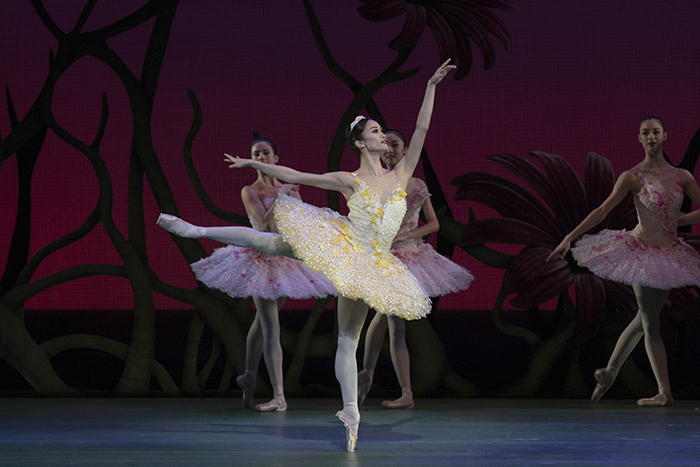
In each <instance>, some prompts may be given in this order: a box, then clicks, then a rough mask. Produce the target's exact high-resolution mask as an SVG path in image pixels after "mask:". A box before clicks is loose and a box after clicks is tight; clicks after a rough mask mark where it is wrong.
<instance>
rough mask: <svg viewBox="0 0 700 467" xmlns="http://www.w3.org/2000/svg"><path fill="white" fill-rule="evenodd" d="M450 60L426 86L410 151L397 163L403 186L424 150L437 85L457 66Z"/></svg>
mask: <svg viewBox="0 0 700 467" xmlns="http://www.w3.org/2000/svg"><path fill="white" fill-rule="evenodd" d="M450 60H451V59H448V60H447V61H446V62H445V63H443V64H442V65H440V68H438V69H437V71H435V73H434V74H433V76H432V77H431V78H430V79H429V80H428V85H427V87H426V88H425V95H424V96H423V104H422V105H421V107H420V111H419V112H418V118H417V119H416V129H415V131H414V132H413V136H412V137H411V142H410V144H409V146H408V151H407V152H406V155H405V156H404V157H403V158H402V159H401V160H400V161H399V163H398V164H396V167H394V170H395V171H396V175H397V177H398V178H399V182H400V183H401V186H403V187H406V186H408V181H409V180H410V179H411V177H412V176H413V171H414V170H415V169H416V165H418V159H419V158H420V153H421V151H422V150H423V142H424V141H425V136H426V135H427V134H428V127H430V118H431V117H432V115H433V104H434V102H435V87H436V86H437V85H438V83H439V82H440V81H442V79H443V78H444V77H445V76H447V73H449V72H450V71H451V70H454V69H455V68H457V67H456V66H454V65H449V63H450Z"/></svg>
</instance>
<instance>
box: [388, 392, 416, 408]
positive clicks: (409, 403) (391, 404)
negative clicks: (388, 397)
mask: <svg viewBox="0 0 700 467" xmlns="http://www.w3.org/2000/svg"><path fill="white" fill-rule="evenodd" d="M414 406H415V404H414V403H413V394H410V393H404V394H403V395H402V396H401V397H399V398H398V399H396V400H395V401H384V402H382V407H384V408H385V409H412V408H413V407H414Z"/></svg>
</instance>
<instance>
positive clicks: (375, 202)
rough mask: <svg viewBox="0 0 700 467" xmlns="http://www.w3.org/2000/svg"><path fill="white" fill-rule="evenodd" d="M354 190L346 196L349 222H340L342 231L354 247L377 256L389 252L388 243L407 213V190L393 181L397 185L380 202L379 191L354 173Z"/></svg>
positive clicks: (389, 243) (389, 245)
mask: <svg viewBox="0 0 700 467" xmlns="http://www.w3.org/2000/svg"><path fill="white" fill-rule="evenodd" d="M352 175H353V176H355V182H356V183H357V184H358V185H359V187H358V188H357V190H355V191H354V192H353V194H352V195H351V196H350V198H349V199H348V209H349V211H350V212H349V213H348V217H347V218H348V220H349V221H350V222H349V224H350V225H349V226H345V225H344V226H343V233H344V234H345V235H346V236H347V235H349V237H350V238H349V239H350V240H351V241H352V243H353V245H354V246H355V247H356V248H362V249H363V250H364V251H365V253H369V254H373V255H375V256H377V257H380V256H384V255H386V254H388V253H389V251H390V248H391V243H392V241H393V240H394V237H395V236H396V233H397V232H398V231H399V227H401V223H402V221H403V218H404V214H405V213H406V192H405V191H403V190H402V189H401V187H400V186H399V184H398V180H397V182H396V189H395V190H394V191H393V193H392V194H391V195H390V196H389V197H388V198H387V199H386V201H385V202H384V204H383V205H382V204H381V200H380V198H379V195H377V193H375V192H374V190H372V189H371V188H370V187H369V185H367V184H366V183H365V182H363V181H362V180H360V178H358V177H357V175H356V174H352Z"/></svg>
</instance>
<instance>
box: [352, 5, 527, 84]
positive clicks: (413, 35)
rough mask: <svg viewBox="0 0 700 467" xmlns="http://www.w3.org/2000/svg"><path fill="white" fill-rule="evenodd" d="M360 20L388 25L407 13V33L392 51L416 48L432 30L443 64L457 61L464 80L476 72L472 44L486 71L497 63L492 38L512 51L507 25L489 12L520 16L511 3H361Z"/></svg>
mask: <svg viewBox="0 0 700 467" xmlns="http://www.w3.org/2000/svg"><path fill="white" fill-rule="evenodd" d="M360 1H363V2H364V3H365V5H362V6H361V7H359V8H358V12H359V13H360V16H362V17H363V18H364V19H366V20H368V21H387V20H390V19H393V18H396V17H398V16H400V15H402V14H404V13H406V19H405V22H404V25H403V29H402V30H401V32H400V33H399V35H398V36H396V37H395V38H394V39H393V40H392V41H391V42H389V47H390V48H392V49H394V50H404V49H407V48H409V47H413V46H414V45H416V44H417V43H418V40H419V39H420V38H421V36H422V35H423V31H424V30H425V27H426V26H428V28H430V31H431V32H432V33H433V36H434V37H435V42H437V46H438V50H439V52H440V62H444V61H445V60H447V59H448V58H452V59H453V63H454V62H455V59H456V63H455V64H456V65H458V68H457V72H456V73H455V79H462V78H464V77H465V76H467V75H468V74H469V72H470V71H471V68H472V58H473V56H472V49H471V43H470V40H471V41H473V42H474V43H475V44H476V45H477V47H479V49H480V50H481V54H482V55H483V56H484V70H489V69H491V67H493V65H494V63H495V62H496V48H495V47H494V45H493V41H492V40H491V36H494V37H496V38H497V39H498V40H500V41H501V42H502V43H503V45H504V47H505V49H506V51H508V50H510V45H511V44H510V34H509V33H508V28H507V27H506V25H505V23H504V22H503V21H502V20H501V19H500V18H499V17H498V16H496V14H495V13H493V12H492V11H491V10H489V8H493V9H499V10H505V11H514V12H518V13H519V12H520V8H518V7H517V5H515V4H514V3H513V2H511V1H509V0H360Z"/></svg>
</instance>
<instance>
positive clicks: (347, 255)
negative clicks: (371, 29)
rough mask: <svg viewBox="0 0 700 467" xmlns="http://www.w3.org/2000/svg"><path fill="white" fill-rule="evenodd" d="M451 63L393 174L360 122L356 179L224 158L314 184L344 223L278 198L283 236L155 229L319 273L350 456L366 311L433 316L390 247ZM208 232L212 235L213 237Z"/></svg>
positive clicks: (377, 138) (379, 136)
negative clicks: (332, 291) (328, 306)
mask: <svg viewBox="0 0 700 467" xmlns="http://www.w3.org/2000/svg"><path fill="white" fill-rule="evenodd" d="M454 68H455V66H453V65H449V60H448V61H446V62H445V63H443V64H442V65H441V66H440V68H438V70H437V71H436V72H435V74H433V76H432V77H431V78H430V79H429V80H428V85H427V88H426V91H425V96H424V98H423V103H422V105H421V108H420V111H419V113H418V118H417V122H416V130H415V132H414V134H413V138H412V140H411V147H410V149H409V151H408V152H407V154H406V156H405V157H404V158H403V159H402V160H401V161H400V162H399V163H398V164H397V165H396V167H394V170H386V169H384V168H383V167H382V164H381V156H382V155H383V154H384V153H385V152H386V150H387V145H386V139H385V136H384V133H383V132H382V129H381V127H380V125H379V124H378V123H377V122H375V121H374V120H370V119H367V118H364V117H358V118H356V119H355V121H353V122H352V123H351V124H350V125H349V126H348V128H347V129H346V137H347V140H348V143H349V144H350V147H351V149H352V150H353V151H355V152H356V153H357V154H359V156H360V167H359V168H358V169H357V170H356V171H355V172H352V173H350V172H329V173H325V174H310V173H304V172H298V171H296V170H293V169H290V168H287V167H282V166H279V165H268V164H261V163H259V162H257V161H254V160H250V159H240V158H233V157H231V156H227V157H228V159H227V161H229V162H230V163H231V165H230V167H232V168H241V167H249V166H250V167H253V168H255V169H257V170H260V171H262V172H264V173H267V174H268V175H271V176H273V177H275V178H277V179H279V180H284V181H287V182H289V183H299V184H303V185H312V186H316V187H318V188H322V189H325V190H335V191H338V192H340V193H342V194H343V196H344V197H345V199H346V200H347V202H348V208H349V211H350V212H349V214H348V216H347V217H344V216H340V215H339V214H337V213H335V212H332V211H329V210H327V209H320V208H316V207H315V206H310V205H308V204H304V203H302V202H301V201H299V200H298V199H296V198H294V197H291V196H288V195H286V193H287V192H289V190H290V187H286V188H285V189H283V190H281V191H280V194H279V195H278V197H277V200H276V201H275V206H274V215H275V220H276V222H277V229H278V231H279V232H280V234H275V233H267V232H258V231H256V230H253V229H250V228H246V227H227V228H225V232H222V231H221V230H220V229H209V228H205V227H198V226H194V225H191V224H189V223H187V222H185V221H183V220H182V219H179V218H176V217H174V216H170V215H167V214H163V215H161V216H160V217H159V220H158V225H160V226H162V227H164V228H165V229H167V230H168V231H170V232H172V233H175V234H176V235H180V236H184V237H190V238H197V237H207V238H212V239H214V240H217V241H220V242H223V243H228V244H233V245H237V246H242V247H253V248H257V249H259V250H261V251H264V252H266V253H272V254H281V255H285V256H292V257H296V258H298V259H301V260H303V261H304V263H305V264H306V265H307V266H308V267H309V268H310V269H312V270H314V271H319V272H322V273H323V274H324V275H325V276H326V277H327V278H328V279H329V280H330V282H331V284H333V286H334V287H336V289H337V290H338V292H339V295H340V296H339V298H338V348H337V351H336V358H335V374H336V378H337V379H338V382H339V383H340V389H341V393H342V396H343V409H342V410H340V411H339V412H338V413H337V414H336V415H337V416H338V417H339V418H340V419H341V421H342V422H343V424H344V425H345V437H346V448H347V450H348V451H354V450H355V443H356V441H357V433H358V428H359V423H360V412H359V410H358V406H357V361H356V355H355V353H356V350H357V343H358V340H359V336H360V331H361V329H362V325H363V323H364V320H365V318H366V316H367V307H368V306H371V307H372V308H374V309H375V310H377V311H378V312H380V313H384V314H392V315H398V316H401V317H403V318H406V319H416V318H421V317H424V316H425V315H426V314H427V313H429V312H430V299H429V298H428V296H427V295H426V294H425V292H424V291H423V289H422V288H421V287H420V285H419V284H418V282H417V281H416V279H415V277H413V275H412V274H411V273H410V272H409V271H408V269H407V268H406V267H405V266H404V265H403V263H401V262H400V261H398V260H397V259H396V258H394V256H393V255H391V252H390V249H391V243H392V241H393V239H394V237H395V236H396V232H397V231H398V229H399V227H400V226H401V222H402V220H403V216H404V214H405V212H406V200H405V199H404V198H405V196H406V192H405V191H404V190H405V188H406V187H407V185H408V182H409V180H410V179H411V177H412V175H413V171H414V169H415V167H416V165H417V164H418V159H419V157H420V152H421V149H422V147H423V142H424V140H425V136H426V134H427V132H428V126H429V124H430V117H431V115H432V111H433V102H434V100H435V88H436V86H437V84H438V83H439V82H440V81H442V79H443V78H444V77H445V76H446V75H447V73H448V72H449V71H451V70H453V69H454ZM210 230H212V231H214V232H213V233H211V232H210Z"/></svg>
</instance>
